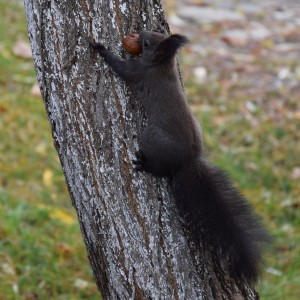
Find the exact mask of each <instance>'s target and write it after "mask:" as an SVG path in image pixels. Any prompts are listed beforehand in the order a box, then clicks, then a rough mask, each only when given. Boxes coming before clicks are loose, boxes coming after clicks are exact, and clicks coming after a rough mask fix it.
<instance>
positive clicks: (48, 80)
mask: <svg viewBox="0 0 300 300" xmlns="http://www.w3.org/2000/svg"><path fill="white" fill-rule="evenodd" d="M25 10H26V16H27V22H28V32H29V38H30V42H31V46H32V51H33V58H34V62H35V69H36V72H37V78H38V82H39V86H40V89H41V92H42V97H43V100H44V102H45V107H46V110H47V114H48V117H49V121H50V124H51V128H52V133H53V139H54V144H55V147H56V149H57V151H58V154H59V157H60V161H61V165H62V168H63V171H64V174H65V177H66V182H67V185H68V188H69V191H70V195H71V198H72V201H73V205H74V207H75V209H76V211H77V214H78V219H79V222H80V226H81V231H82V235H83V238H84V241H85V244H86V249H87V253H88V257H89V260H90V263H91V267H92V270H93V273H94V277H95V281H96V283H97V286H98V288H99V290H100V291H101V293H102V295H103V297H104V298H105V299H255V298H256V297H257V296H256V293H255V291H254V290H253V289H252V288H250V287H249V286H248V285H247V284H245V283H239V282H233V281H232V280H231V279H230V278H229V277H228V275H227V274H226V267H224V269H222V267H221V268H220V267H218V268H217V267H216V264H214V261H213V258H212V257H211V256H210V253H209V252H207V251H202V250H201V247H200V248H199V246H195V245H194V244H193V243H192V242H189V240H188V238H187V237H186V236H187V233H186V232H185V230H184V226H183V225H182V224H181V222H180V220H179V217H178V214H177V211H176V207H175V205H174V201H173V198H172V191H171V188H170V183H169V181H168V180H167V179H161V178H154V177H153V176H151V175H149V174H142V173H136V172H134V171H133V167H132V164H131V160H132V159H133V158H134V153H135V151H136V150H137V149H138V144H137V141H138V137H139V134H140V131H141V130H142V129H141V128H142V127H143V126H142V124H143V122H144V121H143V113H142V108H141V107H140V105H139V104H138V103H136V101H135V99H134V96H133V95H132V94H131V93H130V91H129V90H128V89H127V87H126V86H125V85H124V83H123V82H122V81H121V80H119V79H118V78H117V77H115V76H114V74H113V73H112V72H111V71H110V70H109V69H108V68H107V66H106V65H105V64H104V63H103V61H102V60H101V59H100V58H99V57H98V56H97V55H96V54H95V53H93V52H92V51H90V49H89V46H88V40H89V39H90V38H92V39H94V40H96V41H102V42H103V43H104V44H106V45H110V47H111V48H112V49H113V50H114V51H115V52H116V53H119V54H121V55H125V53H124V52H123V51H122V49H121V48H122V47H121V44H120V40H121V38H122V37H123V36H124V35H126V34H127V33H129V32H133V31H138V30H140V29H142V28H147V29H153V28H157V27H158V26H164V27H167V24H166V22H165V17H164V14H163V10H162V8H161V3H160V1H159V0H152V1H138V0H131V1H122V0H114V1H101V0H77V1H75V0H69V1H67V0H66V1H58V0H25ZM197 249H198V250H197ZM199 249H200V250H199ZM220 265H221V266H222V265H223V263H221V264H220ZM224 265H226V263H225V262H224Z"/></svg>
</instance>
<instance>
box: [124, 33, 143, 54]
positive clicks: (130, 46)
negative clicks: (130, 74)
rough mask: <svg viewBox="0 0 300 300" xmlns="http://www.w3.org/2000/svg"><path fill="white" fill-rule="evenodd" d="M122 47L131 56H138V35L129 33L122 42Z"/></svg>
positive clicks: (139, 45)
mask: <svg viewBox="0 0 300 300" xmlns="http://www.w3.org/2000/svg"><path fill="white" fill-rule="evenodd" d="M122 45H123V47H124V49H125V51H126V52H128V53H129V54H132V55H140V54H141V53H142V45H141V42H140V36H139V34H138V33H130V34H129V35H127V36H125V37H124V38H123V40H122Z"/></svg>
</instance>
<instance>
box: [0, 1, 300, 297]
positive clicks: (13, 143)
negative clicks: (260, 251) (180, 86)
mask: <svg viewBox="0 0 300 300" xmlns="http://www.w3.org/2000/svg"><path fill="white" fill-rule="evenodd" d="M0 10H1V12H2V17H1V19H0V300H4V299H5V300H10V299H71V300H72V299H98V298H99V294H98V292H97V290H96V287H95V284H94V282H93V279H92V275H91V270H90V267H89V263H88V260H87V258H86V251H85V248H84V245H83V242H82V238H81V234H80V230H79V226H78V222H77V217H76V215H75V212H74V209H73V208H72V206H71V201H70V198H69V195H68V192H67V189H66V185H65V182H64V177H63V174H62V172H61V168H60V165H59V161H58V158H57V154H56V151H55V150H54V147H53V145H52V137H51V133H50V128H49V124H48V121H47V117H46V114H45V110H44V107H43V103H42V100H41V99H39V98H36V97H33V96H31V94H30V90H31V87H32V85H33V84H34V83H35V81H36V79H35V72H34V70H33V64H32V62H31V61H30V60H25V59H21V58H17V57H15V56H14V55H13V52H12V47H13V45H14V44H15V42H16V41H17V40H19V39H21V40H27V33H26V24H25V18H24V12H23V7H22V2H21V1H16V0H15V1H12V0H11V1H8V0H4V1H1V2H0ZM258 63H260V64H264V63H265V64H266V69H269V68H271V67H270V64H269V63H268V62H267V61H266V62H263V61H262V62H258ZM278 64H279V65H280V62H278ZM271 65H272V64H271ZM185 77H187V76H185ZM243 88H244V87H243V86H241V87H240V89H241V90H242V91H243ZM186 89H187V92H188V94H189V98H190V99H191V100H192V103H193V105H194V107H195V114H196V115H197V117H198V118H199V119H200V122H201V124H202V126H203V131H204V136H205V141H206V150H207V155H208V157H209V159H210V160H211V161H212V162H214V163H215V164H216V165H218V166H220V167H222V168H224V169H225V170H227V172H228V173H230V175H231V176H232V177H233V179H234V181H235V182H236V183H237V185H239V186H240V187H241V189H242V191H243V192H244V193H245V194H246V196H247V197H248V198H249V199H250V201H251V203H252V204H253V205H254V206H255V208H256V210H257V211H258V212H259V213H260V214H261V215H262V216H263V218H264V220H265V221H266V224H267V227H268V229H269V230H270V232H271V233H272V235H273V237H274V239H273V244H272V246H271V249H270V251H269V252H268V255H267V265H268V267H269V268H271V269H269V271H268V272H265V273H264V275H263V280H262V281H261V283H260V285H259V292H260V295H261V298H262V299H276V300H277V299H280V300H281V299H283V300H284V299H286V300H294V299H295V300H296V299H299V295H300V250H299V245H300V202H299V198H300V197H299V196H300V185H299V178H294V179H293V178H292V176H291V174H292V172H293V170H294V168H295V167H300V156H299V153H300V144H299V140H300V136H299V135H300V128H299V127H300V126H299V115H298V119H297V118H296V117H293V112H295V109H296V108H297V107H298V109H299V106H298V104H297V103H299V97H298V99H296V97H295V96H293V97H289V100H288V102H287V103H286V108H287V110H288V112H291V114H290V115H289V114H288V113H287V112H285V113H283V114H282V116H281V120H280V122H278V120H273V119H272V118H270V117H269V116H268V111H267V108H266V107H267V105H266V107H264V106H262V107H258V108H257V111H255V112H252V113H251V117H252V119H253V120H254V121H256V124H257V125H253V123H251V120H250V119H247V118H245V115H244V110H243V109H242V108H243V107H244V104H245V102H246V101H248V100H249V97H247V95H245V96H243V93H240V92H239V93H238V92H235V91H230V90H229V91H224V89H223V87H222V85H221V84H220V83H219V82H218V81H216V80H212V81H211V82H209V84H205V85H196V84H195V83H194V82H187V83H186ZM199 95H201V97H200V99H199ZM287 96H288V92H286V91H282V93H277V94H276V93H275V94H274V93H272V94H266V95H265V99H264V103H265V104H268V101H269V100H270V99H272V98H274V97H275V98H276V97H277V98H279V99H281V98H286V97H287ZM229 99H230V100H229ZM199 100H201V102H200V101H199ZM203 105H206V109H203V108H204V106H203ZM207 108H208V109H207ZM274 270H275V271H274Z"/></svg>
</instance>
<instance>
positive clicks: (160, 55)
mask: <svg viewBox="0 0 300 300" xmlns="http://www.w3.org/2000/svg"><path fill="white" fill-rule="evenodd" d="M139 40H140V44H141V46H142V56H143V59H144V61H145V62H148V63H155V64H159V63H164V62H167V61H169V59H171V58H172V57H174V56H175V54H176V52H177V50H178V49H179V48H180V47H182V46H183V45H184V44H186V43H187V41H188V40H187V38H186V37H185V36H183V35H179V34H173V35H171V36H169V37H166V36H165V35H164V34H162V33H159V32H156V31H146V30H143V31H141V32H140V33H139Z"/></svg>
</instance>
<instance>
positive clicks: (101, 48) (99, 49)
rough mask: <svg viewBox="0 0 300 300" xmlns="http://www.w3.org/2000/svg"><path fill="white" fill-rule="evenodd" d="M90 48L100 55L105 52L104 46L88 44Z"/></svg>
mask: <svg viewBox="0 0 300 300" xmlns="http://www.w3.org/2000/svg"><path fill="white" fill-rule="evenodd" d="M90 47H91V48H93V49H94V50H96V51H97V52H100V53H101V52H103V51H104V50H106V48H105V46H104V45H102V44H100V43H93V42H90Z"/></svg>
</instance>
